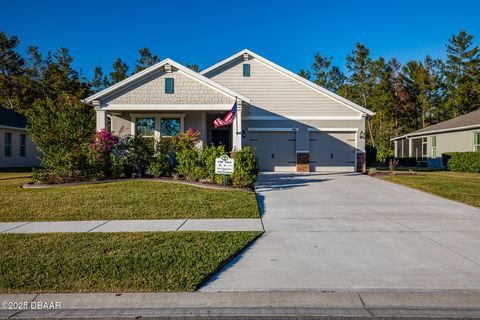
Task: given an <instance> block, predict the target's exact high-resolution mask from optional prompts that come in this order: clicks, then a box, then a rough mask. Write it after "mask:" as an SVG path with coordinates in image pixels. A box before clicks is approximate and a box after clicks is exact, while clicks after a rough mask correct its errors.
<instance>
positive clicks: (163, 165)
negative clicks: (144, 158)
mask: <svg viewBox="0 0 480 320" xmlns="http://www.w3.org/2000/svg"><path fill="white" fill-rule="evenodd" d="M171 172H172V170H171V167H170V158H169V155H168V154H166V153H161V152H158V153H156V154H155V155H154V156H153V158H152V161H151V162H150V165H149V166H148V169H147V174H149V175H152V176H154V177H155V178H158V177H161V176H165V175H168V174H170V173H171Z"/></svg>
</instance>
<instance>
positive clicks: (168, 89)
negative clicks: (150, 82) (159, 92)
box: [165, 78, 175, 94]
mask: <svg viewBox="0 0 480 320" xmlns="http://www.w3.org/2000/svg"><path fill="white" fill-rule="evenodd" d="M173 80H174V79H173V78H165V93H168V94H172V93H174V91H175V89H174V81H173Z"/></svg>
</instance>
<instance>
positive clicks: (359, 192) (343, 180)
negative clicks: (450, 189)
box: [201, 173, 480, 291]
mask: <svg viewBox="0 0 480 320" xmlns="http://www.w3.org/2000/svg"><path fill="white" fill-rule="evenodd" d="M257 191H258V198H259V201H260V204H261V206H262V207H263V210H262V211H263V216H262V218H263V223H264V225H265V229H266V233H265V234H264V235H263V236H262V237H261V238H260V239H258V240H257V241H256V242H255V243H254V244H253V245H252V246H251V247H250V248H249V249H248V250H247V251H246V252H245V253H244V254H242V255H241V256H240V257H238V258H237V259H236V260H235V261H233V262H232V263H231V264H230V265H229V266H227V267H226V268H225V269H224V270H223V271H222V272H220V273H219V274H218V275H217V276H215V277H214V278H213V279H212V280H211V281H210V282H208V283H207V284H206V285H205V286H204V287H203V288H202V289H201V291H257V290H392V289H393V290H404V289H407V290H422V291H423V290H437V289H439V290H455V289H461V290H478V289H480V210H479V209H476V208H473V207H470V206H467V205H463V204H460V203H457V202H453V201H449V200H446V199H442V198H440V197H436V196H433V195H429V194H427V193H423V192H420V191H416V190H413V189H409V188H405V187H402V186H399V185H395V184H393V183H389V182H385V181H382V180H379V179H376V178H371V177H368V176H364V175H358V174H319V173H310V174H262V175H261V176H260V177H259V182H258V186H257Z"/></svg>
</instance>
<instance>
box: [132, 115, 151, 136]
mask: <svg viewBox="0 0 480 320" xmlns="http://www.w3.org/2000/svg"><path fill="white" fill-rule="evenodd" d="M154 131H155V118H153V117H151V118H136V119H135V134H136V135H141V136H143V137H153V135H154Z"/></svg>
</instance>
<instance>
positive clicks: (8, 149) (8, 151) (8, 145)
mask: <svg viewBox="0 0 480 320" xmlns="http://www.w3.org/2000/svg"><path fill="white" fill-rule="evenodd" d="M11 156H12V133H11V132H5V157H11Z"/></svg>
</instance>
